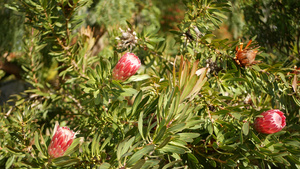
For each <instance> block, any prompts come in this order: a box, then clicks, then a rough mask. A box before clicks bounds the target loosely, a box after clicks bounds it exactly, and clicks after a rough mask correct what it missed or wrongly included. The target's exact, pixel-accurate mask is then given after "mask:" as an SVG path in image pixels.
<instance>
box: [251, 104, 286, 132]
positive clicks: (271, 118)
mask: <svg viewBox="0 0 300 169" xmlns="http://www.w3.org/2000/svg"><path fill="white" fill-rule="evenodd" d="M261 115H262V116H263V117H257V118H256V119H255V121H254V128H255V130H256V131H258V132H260V133H264V134H272V133H276V132H279V131H280V130H282V129H283V128H284V127H285V125H286V123H285V116H284V114H283V113H282V112H281V111H280V110H277V109H275V110H268V111H266V112H263V113H261Z"/></svg>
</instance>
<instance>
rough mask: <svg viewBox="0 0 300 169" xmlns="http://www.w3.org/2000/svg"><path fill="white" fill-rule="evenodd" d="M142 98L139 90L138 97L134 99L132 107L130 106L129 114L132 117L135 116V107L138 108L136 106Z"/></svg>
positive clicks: (141, 92)
mask: <svg viewBox="0 0 300 169" xmlns="http://www.w3.org/2000/svg"><path fill="white" fill-rule="evenodd" d="M142 96H143V91H142V90H141V91H140V92H139V93H138V95H137V96H136V97H135V99H134V103H133V105H132V109H131V110H132V111H131V114H132V115H135V113H136V109H137V107H138V105H139V104H140V102H141V100H142Z"/></svg>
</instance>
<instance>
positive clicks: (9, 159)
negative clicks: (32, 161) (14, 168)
mask: <svg viewBox="0 0 300 169" xmlns="http://www.w3.org/2000/svg"><path fill="white" fill-rule="evenodd" d="M14 161H15V155H12V156H10V157H9V158H8V160H7V161H6V163H5V169H9V168H10V166H11V165H12V164H13V162H14Z"/></svg>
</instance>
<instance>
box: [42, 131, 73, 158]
mask: <svg viewBox="0 0 300 169" xmlns="http://www.w3.org/2000/svg"><path fill="white" fill-rule="evenodd" d="M56 129H57V131H56V132H55V134H54V135H53V137H52V140H51V143H50V145H49V147H48V154H49V155H50V157H52V158H57V157H61V156H63V155H64V153H65V152H66V150H67V149H68V148H69V147H70V145H71V144H72V142H73V140H74V137H75V133H74V132H73V131H72V130H70V129H69V128H68V127H59V126H57V128H56Z"/></svg>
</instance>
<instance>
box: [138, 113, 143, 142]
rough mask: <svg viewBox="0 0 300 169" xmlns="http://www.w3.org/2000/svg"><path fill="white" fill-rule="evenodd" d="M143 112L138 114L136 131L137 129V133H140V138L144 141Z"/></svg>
mask: <svg viewBox="0 0 300 169" xmlns="http://www.w3.org/2000/svg"><path fill="white" fill-rule="evenodd" d="M143 116H144V114H143V112H141V113H140V117H139V120H138V129H139V132H140V135H141V136H142V138H143V139H144V140H145V138H144V134H143V127H144V126H143Z"/></svg>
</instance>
